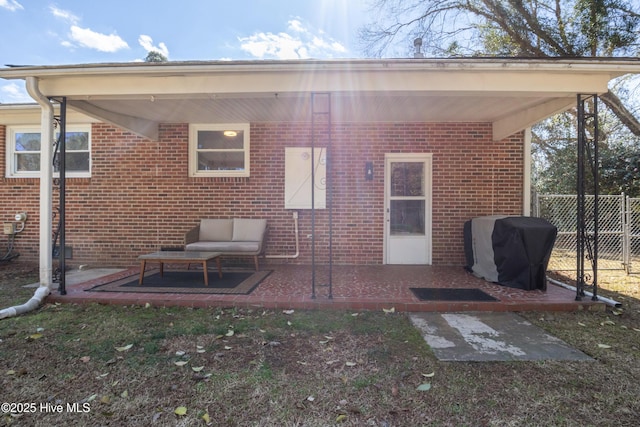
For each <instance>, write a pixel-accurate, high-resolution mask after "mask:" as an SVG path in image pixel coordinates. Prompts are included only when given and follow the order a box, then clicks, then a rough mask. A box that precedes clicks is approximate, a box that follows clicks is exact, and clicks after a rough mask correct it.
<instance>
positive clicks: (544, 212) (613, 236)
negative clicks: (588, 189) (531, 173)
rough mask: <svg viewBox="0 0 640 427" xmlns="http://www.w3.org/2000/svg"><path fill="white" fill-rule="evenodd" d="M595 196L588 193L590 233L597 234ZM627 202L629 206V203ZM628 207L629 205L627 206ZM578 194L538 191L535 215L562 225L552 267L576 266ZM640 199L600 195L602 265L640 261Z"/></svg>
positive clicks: (628, 264)
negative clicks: (595, 229) (540, 192)
mask: <svg viewBox="0 0 640 427" xmlns="http://www.w3.org/2000/svg"><path fill="white" fill-rule="evenodd" d="M593 203H594V196H586V197H585V215H586V217H585V220H586V227H587V233H588V234H590V235H593V229H594V224H593V216H592V215H590V214H591V212H592V211H593ZM625 205H626V206H625ZM625 207H626V209H625ZM576 212H577V196H575V195H538V197H537V201H536V206H535V215H536V216H538V217H541V218H544V219H546V220H547V221H549V222H551V223H552V224H553V225H555V226H556V227H557V228H558V237H557V239H556V243H555V246H554V248H553V252H552V253H551V259H550V260H549V267H548V268H549V270H576V267H577V266H576V263H577V261H576V239H577V228H578V224H577V217H576V216H577V215H576ZM639 256H640V199H630V198H628V197H627V198H626V199H625V196H624V195H619V196H609V195H607V196H599V197H598V269H602V270H614V269H626V270H627V272H631V265H632V262H633V260H634V259H635V261H636V265H637V266H640V264H638V263H639V262H640V259H639Z"/></svg>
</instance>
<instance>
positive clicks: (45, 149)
mask: <svg viewBox="0 0 640 427" xmlns="http://www.w3.org/2000/svg"><path fill="white" fill-rule="evenodd" d="M27 92H29V95H30V96H31V97H32V98H33V99H35V100H36V102H37V103H38V104H40V106H41V107H42V115H41V119H40V121H41V125H40V126H41V131H40V286H39V287H38V289H36V291H35V293H34V295H33V297H31V299H30V300H29V301H27V302H26V303H24V304H22V305H17V306H14V307H10V308H5V309H4V310H0V319H4V318H6V317H13V316H16V315H18V314H22V313H26V312H29V311H32V310H35V309H36V308H38V307H39V306H40V304H41V303H42V301H43V300H44V299H45V298H46V297H47V295H49V293H50V292H51V286H52V282H53V279H52V278H53V257H52V249H53V246H52V245H53V243H52V241H51V236H52V233H53V226H52V221H51V215H52V212H53V202H52V200H53V137H54V134H53V105H51V102H50V101H49V99H47V97H45V96H44V95H43V94H42V93H41V92H40V90H39V88H38V79H37V78H35V77H27Z"/></svg>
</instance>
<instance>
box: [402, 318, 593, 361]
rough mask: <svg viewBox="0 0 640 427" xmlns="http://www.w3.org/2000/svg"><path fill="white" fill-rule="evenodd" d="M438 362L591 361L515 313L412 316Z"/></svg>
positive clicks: (412, 320) (414, 323)
mask: <svg viewBox="0 0 640 427" xmlns="http://www.w3.org/2000/svg"><path fill="white" fill-rule="evenodd" d="M410 318H411V322H412V323H413V325H414V326H415V327H416V328H418V329H419V330H420V331H421V333H422V336H423V337H424V339H425V341H426V342H427V344H428V345H429V346H430V347H431V349H432V350H433V353H434V355H435V356H436V357H437V358H438V360H443V361H464V362H489V361H510V360H583V361H589V360H593V359H592V358H591V357H589V356H587V355H586V354H584V353H582V352H581V351H578V350H576V349H574V348H572V347H570V346H569V345H568V344H566V343H565V342H564V341H562V340H560V339H558V338H556V337H554V336H552V335H549V334H548V333H547V332H545V331H543V330H542V329H540V328H538V327H537V326H535V325H533V324H531V323H530V322H528V321H526V320H525V319H523V318H522V317H520V316H518V315H517V314H515V313H485V312H482V313H480V312H477V313H476V312H473V313H414V314H411V315H410Z"/></svg>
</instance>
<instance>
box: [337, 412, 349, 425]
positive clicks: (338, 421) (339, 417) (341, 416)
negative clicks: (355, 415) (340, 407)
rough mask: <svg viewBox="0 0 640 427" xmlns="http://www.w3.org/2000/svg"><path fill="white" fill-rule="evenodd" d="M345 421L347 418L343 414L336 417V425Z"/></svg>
mask: <svg viewBox="0 0 640 427" xmlns="http://www.w3.org/2000/svg"><path fill="white" fill-rule="evenodd" d="M346 420H347V416H346V415H345V414H340V415H338V416H337V417H336V422H337V423H343V422H345V421H346Z"/></svg>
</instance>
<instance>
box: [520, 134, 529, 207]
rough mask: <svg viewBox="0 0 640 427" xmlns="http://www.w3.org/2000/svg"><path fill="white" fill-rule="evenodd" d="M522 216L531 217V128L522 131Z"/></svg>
mask: <svg viewBox="0 0 640 427" xmlns="http://www.w3.org/2000/svg"><path fill="white" fill-rule="evenodd" d="M522 154H523V160H524V165H523V166H524V170H523V175H524V182H523V183H522V185H523V189H522V190H523V191H522V214H523V215H524V216H531V128H526V129H525V130H524V152H523V153H522Z"/></svg>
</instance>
